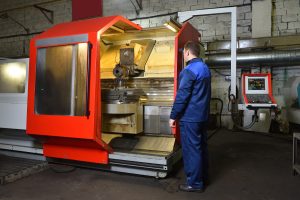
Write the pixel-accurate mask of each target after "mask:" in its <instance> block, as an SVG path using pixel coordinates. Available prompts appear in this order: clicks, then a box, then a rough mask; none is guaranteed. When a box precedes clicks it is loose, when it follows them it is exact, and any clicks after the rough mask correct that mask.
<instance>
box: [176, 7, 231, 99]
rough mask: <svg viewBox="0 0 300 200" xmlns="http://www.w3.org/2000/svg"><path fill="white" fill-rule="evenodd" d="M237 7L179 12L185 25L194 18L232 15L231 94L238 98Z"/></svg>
mask: <svg viewBox="0 0 300 200" xmlns="http://www.w3.org/2000/svg"><path fill="white" fill-rule="evenodd" d="M236 11H237V9H236V7H227V8H214V9H204V10H192V11H184V12H178V18H179V22H180V23H183V22H185V21H187V20H189V19H191V18H193V17H194V16H200V15H215V14H223V13H230V14H231V73H230V74H231V83H230V84H231V91H230V94H233V95H234V96H236V44H237V41H236V30H237V15H236Z"/></svg>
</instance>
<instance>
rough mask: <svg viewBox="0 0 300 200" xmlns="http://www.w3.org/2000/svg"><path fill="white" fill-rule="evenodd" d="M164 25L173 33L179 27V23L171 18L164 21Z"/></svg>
mask: <svg viewBox="0 0 300 200" xmlns="http://www.w3.org/2000/svg"><path fill="white" fill-rule="evenodd" d="M164 26H165V27H167V28H168V29H170V30H171V31H173V32H175V33H177V32H178V31H179V30H180V29H181V24H179V23H178V22H177V21H176V20H174V19H172V18H171V19H170V21H168V22H166V23H164Z"/></svg>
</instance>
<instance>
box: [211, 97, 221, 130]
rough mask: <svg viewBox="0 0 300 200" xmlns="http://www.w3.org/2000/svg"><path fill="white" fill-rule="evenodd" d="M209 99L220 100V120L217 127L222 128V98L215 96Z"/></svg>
mask: <svg viewBox="0 0 300 200" xmlns="http://www.w3.org/2000/svg"><path fill="white" fill-rule="evenodd" d="M211 100H213V101H219V102H221V108H220V113H219V122H220V127H219V128H222V114H223V105H224V103H223V100H222V99H220V98H216V97H212V98H211Z"/></svg>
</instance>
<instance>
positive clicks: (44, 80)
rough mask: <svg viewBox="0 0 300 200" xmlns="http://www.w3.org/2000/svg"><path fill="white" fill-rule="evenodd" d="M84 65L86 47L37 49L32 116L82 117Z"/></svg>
mask: <svg viewBox="0 0 300 200" xmlns="http://www.w3.org/2000/svg"><path fill="white" fill-rule="evenodd" d="M87 62H88V44H87V43H79V44H76V45H65V46H54V47H46V48H39V49H38V51H37V65H36V90H35V112H36V113H37V114H46V115H70V116H83V115H85V112H86V84H87Z"/></svg>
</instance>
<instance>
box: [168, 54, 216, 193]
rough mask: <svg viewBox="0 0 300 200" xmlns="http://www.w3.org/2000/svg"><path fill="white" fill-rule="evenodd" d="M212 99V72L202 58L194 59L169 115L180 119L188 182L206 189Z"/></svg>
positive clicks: (181, 83) (194, 186)
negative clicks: (207, 130)
mask: <svg viewBox="0 0 300 200" xmlns="http://www.w3.org/2000/svg"><path fill="white" fill-rule="evenodd" d="M210 98H211V74H210V70H209V68H208V67H207V65H206V64H205V63H204V62H203V61H202V59H200V58H194V59H192V60H190V61H189V62H188V63H187V66H186V67H185V68H184V69H183V70H182V71H181V72H180V74H179V87H178V90H177V95H176V98H175V101H174V104H173V108H172V111H171V115H170V118H171V119H174V120H175V119H178V120H179V126H180V138H181V146H182V153H183V164H184V171H185V174H186V177H187V184H188V185H189V186H191V187H193V188H202V189H203V188H204V181H205V180H206V179H207V176H208V172H207V171H208V151H207V134H206V124H207V121H208V116H209V110H210Z"/></svg>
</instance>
